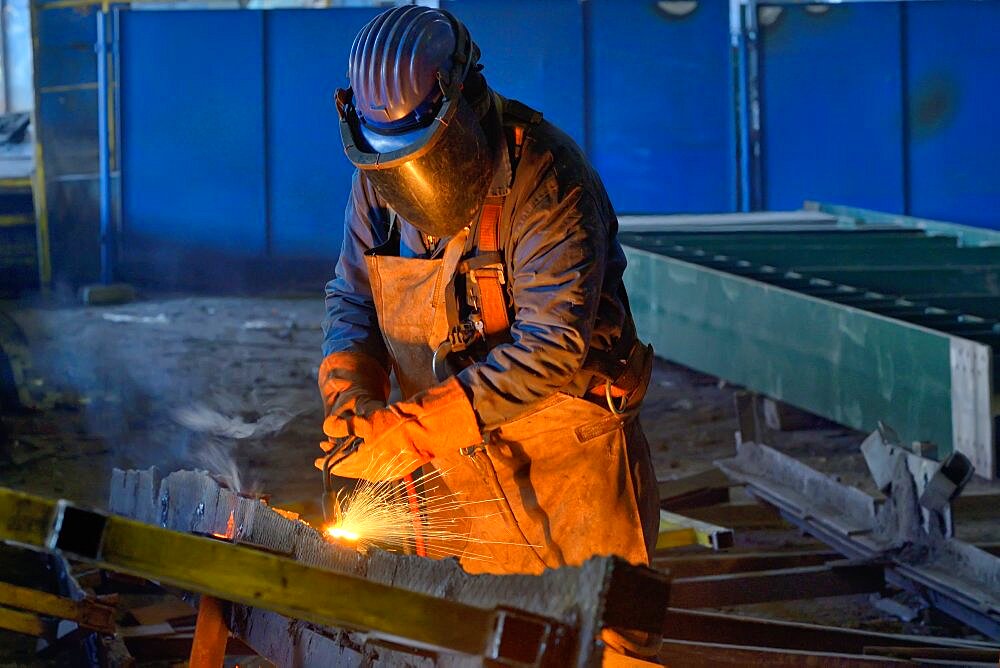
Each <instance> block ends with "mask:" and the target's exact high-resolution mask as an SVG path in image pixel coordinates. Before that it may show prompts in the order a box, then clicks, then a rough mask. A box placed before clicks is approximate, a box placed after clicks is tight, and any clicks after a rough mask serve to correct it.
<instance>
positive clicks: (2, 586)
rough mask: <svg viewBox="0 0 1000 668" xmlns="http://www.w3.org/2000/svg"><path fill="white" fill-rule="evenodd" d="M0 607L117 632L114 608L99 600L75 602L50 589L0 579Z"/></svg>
mask: <svg viewBox="0 0 1000 668" xmlns="http://www.w3.org/2000/svg"><path fill="white" fill-rule="evenodd" d="M0 606H7V607H8V608H16V609H18V610H26V611H30V612H34V613H37V614H41V615H47V616H49V617H58V618H59V619H69V620H71V621H74V622H76V623H77V624H79V625H80V626H82V627H84V628H88V629H93V630H94V631H101V632H103V633H114V632H115V618H114V615H115V611H114V608H112V607H111V606H109V605H103V604H101V603H97V602H96V601H91V600H83V601H74V600H72V599H69V598H63V597H61V596H56V595H55V594H49V593H48V592H43V591H38V590H35V589H29V588H27V587H17V586H15V585H12V584H8V583H6V582H0Z"/></svg>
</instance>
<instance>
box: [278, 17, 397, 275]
mask: <svg viewBox="0 0 1000 668" xmlns="http://www.w3.org/2000/svg"><path fill="white" fill-rule="evenodd" d="M376 13H377V12H376V11H375V10H370V9H338V10H335V11H315V10H309V9H303V10H285V11H273V12H268V13H267V14H266V15H265V16H266V40H265V42H266V73H265V77H266V81H267V93H266V95H267V169H268V198H269V210H270V221H271V250H272V252H273V253H274V254H275V255H276V256H278V257H286V258H292V257H312V258H317V257H319V258H328V259H330V261H331V269H330V275H331V276H332V274H333V269H332V264H333V259H334V258H336V256H337V253H338V252H339V251H340V244H341V240H342V238H343V225H344V206H345V205H346V203H347V196H348V192H349V191H350V187H351V182H350V181H351V174H353V173H354V167H353V166H352V165H351V163H350V162H348V160H347V157H346V156H345V155H344V149H343V146H342V145H341V143H340V133H339V130H338V127H337V110H336V108H335V107H334V104H333V93H334V90H336V89H337V88H339V87H343V88H346V87H347V85H348V83H347V57H348V55H349V53H350V50H351V42H352V41H353V39H354V36H355V35H356V34H357V33H358V31H359V30H360V29H361V28H362V26H364V25H365V23H367V22H368V21H369V20H370V19H371V18H372V17H373V16H374V15H375V14H376Z"/></svg>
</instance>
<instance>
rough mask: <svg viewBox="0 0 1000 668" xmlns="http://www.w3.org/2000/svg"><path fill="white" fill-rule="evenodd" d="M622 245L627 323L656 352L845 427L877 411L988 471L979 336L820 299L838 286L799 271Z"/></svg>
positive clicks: (987, 409) (990, 460) (988, 376)
mask: <svg viewBox="0 0 1000 668" xmlns="http://www.w3.org/2000/svg"><path fill="white" fill-rule="evenodd" d="M625 254H626V256H627V258H628V263H629V268H628V270H627V271H626V272H625V283H626V287H627V288H628V291H629V298H630V302H631V305H632V312H633V315H634V316H635V320H636V326H637V327H638V329H639V334H640V336H642V338H644V339H645V340H647V341H650V342H651V343H652V344H653V346H654V347H655V348H656V349H657V350H658V351H659V352H660V354H662V355H664V356H666V357H668V358H669V359H671V360H674V361H676V362H679V363H681V364H684V365H686V366H690V367H692V368H694V369H697V370H699V371H702V372H705V373H709V374H712V375H715V376H719V377H721V378H725V379H726V380H729V381H731V382H733V383H736V384H740V385H744V386H746V387H748V388H750V389H752V390H755V391H758V392H761V393H763V394H766V395H768V396H771V397H773V398H775V399H778V400H781V401H784V402H786V403H789V404H792V405H794V406H797V407H799V408H803V409H805V410H807V411H809V412H811V413H815V414H817V415H820V416H822V417H825V418H828V419H830V420H833V421H835V422H839V423H841V424H845V425H847V426H850V427H853V428H855V429H860V430H865V431H871V430H872V429H875V427H876V426H877V423H878V421H879V420H886V421H888V422H889V423H891V424H894V425H898V427H899V429H900V430H901V436H902V437H903V440H904V441H930V442H934V443H936V444H938V446H939V448H940V453H941V454H942V455H946V454H948V453H949V452H951V451H952V450H953V449H957V450H959V451H960V452H962V453H963V454H965V455H966V456H968V457H969V458H970V459H971V460H972V461H973V463H974V464H975V466H976V469H977V473H978V474H979V475H981V476H984V477H987V478H992V477H994V476H995V475H996V468H997V460H998V457H997V450H996V446H995V444H994V438H993V413H992V408H991V403H990V402H991V398H992V395H993V387H992V351H991V349H990V347H989V346H988V345H986V344H985V343H983V342H979V341H973V340H970V339H966V338H963V337H957V336H951V335H947V334H943V333H939V332H935V331H933V330H930V329H928V328H926V327H921V326H919V325H913V324H909V323H906V322H902V321H899V320H893V319H889V318H886V317H884V316H882V315H879V314H875V313H870V312H867V311H864V310H862V309H860V308H855V307H853V306H848V305H842V304H838V303H835V302H832V301H829V295H830V294H835V293H837V292H838V291H840V288H838V287H837V286H836V285H833V284H830V283H827V284H823V283H822V282H816V283H811V282H810V281H809V280H808V278H806V277H798V278H795V277H788V276H784V275H783V274H781V273H778V274H776V275H772V276H771V277H770V278H768V283H765V282H762V280H761V278H762V275H757V276H754V277H753V278H751V277H746V276H739V275H735V274H734V273H732V272H733V271H739V270H740V269H739V268H738V267H737V268H734V267H729V268H728V269H730V270H728V271H721V270H718V269H713V268H711V267H706V266H701V265H700V264H696V263H694V262H690V261H686V260H682V259H677V258H673V257H667V256H664V255H662V254H661V253H659V252H657V251H656V250H655V249H650V250H644V249H640V248H633V247H628V246H626V248H625ZM744 271H745V272H750V271H751V269H749V268H747V269H745V270H744ZM783 285H785V286H788V287H782V286H783ZM802 290H809V291H811V292H813V293H814V294H813V295H810V294H803V293H802V292H801V291H802ZM824 292H825V294H824ZM862 294H863V293H862Z"/></svg>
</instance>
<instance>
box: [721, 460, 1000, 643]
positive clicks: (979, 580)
mask: <svg viewBox="0 0 1000 668" xmlns="http://www.w3.org/2000/svg"><path fill="white" fill-rule="evenodd" d="M717 464H718V466H720V467H721V468H722V469H723V470H724V471H725V472H726V473H728V474H729V475H730V476H731V477H732V478H733V479H734V480H739V481H741V482H744V483H746V484H747V486H748V489H750V490H751V491H752V492H753V494H754V495H755V496H758V497H759V498H761V499H763V500H765V501H766V502H768V503H770V504H772V505H775V506H777V507H778V508H779V509H780V510H781V512H782V514H783V515H784V516H785V518H786V519H788V521H789V522H791V523H793V524H795V525H796V526H799V527H800V528H801V529H802V530H803V531H806V532H807V533H809V534H811V535H813V536H815V537H816V538H818V539H819V540H822V541H823V542H825V543H826V544H828V545H830V546H831V547H832V548H834V549H835V550H837V551H838V552H840V553H841V554H843V555H845V556H847V557H849V558H853V559H866V560H873V559H885V560H886V561H887V563H888V566H887V567H886V579H887V580H888V581H889V582H891V583H892V584H894V585H896V586H899V587H901V588H904V589H908V590H910V591H914V592H916V593H919V594H921V595H922V596H923V597H924V598H925V599H926V600H927V601H928V602H929V603H930V604H931V605H933V606H934V607H936V608H938V609H939V610H941V611H942V612H945V613H946V614H949V615H951V616H953V617H955V618H956V619H958V620H960V621H962V622H964V623H966V624H968V625H969V626H972V627H973V628H975V629H977V630H979V631H980V632H981V633H984V634H986V635H987V636H989V637H991V638H993V639H994V640H998V639H1000V558H997V557H995V556H993V555H991V554H989V553H988V552H985V551H983V550H980V549H978V548H976V547H975V546H972V545H969V544H968V543H964V542H962V541H959V540H956V539H954V538H946V537H943V536H942V535H941V534H940V533H939V532H937V531H927V530H926V528H925V526H924V524H923V523H922V520H921V513H920V510H919V507H918V506H917V505H916V499H917V497H918V494H917V492H916V487H915V484H914V483H913V481H912V478H907V477H905V476H907V475H909V474H908V473H907V472H906V471H905V470H901V471H900V472H899V475H896V476H895V477H894V478H893V484H892V494H891V495H890V497H889V499H888V500H887V501H885V502H883V503H881V504H878V505H876V502H875V499H874V498H872V497H870V496H868V495H867V494H865V493H863V492H861V491H860V490H858V489H856V488H854V487H848V486H846V485H842V484H840V483H839V482H836V481H834V480H833V479H831V478H829V477H828V476H826V475H823V474H822V473H819V472H818V471H815V470H813V469H811V468H809V467H808V466H806V465H805V464H802V463H801V462H798V461H796V460H795V459H793V458H791V457H788V456H787V455H783V454H781V453H779V452H777V451H776V450H774V449H772V448H769V447H767V446H763V445H759V444H756V443H741V444H740V445H739V446H738V448H737V456H736V457H734V458H732V459H728V460H725V461H721V462H718V463H717ZM904 474H905V475H904ZM908 480H909V483H907V481H908ZM932 528H933V527H932ZM904 547H905V548H906V549H903V548H904Z"/></svg>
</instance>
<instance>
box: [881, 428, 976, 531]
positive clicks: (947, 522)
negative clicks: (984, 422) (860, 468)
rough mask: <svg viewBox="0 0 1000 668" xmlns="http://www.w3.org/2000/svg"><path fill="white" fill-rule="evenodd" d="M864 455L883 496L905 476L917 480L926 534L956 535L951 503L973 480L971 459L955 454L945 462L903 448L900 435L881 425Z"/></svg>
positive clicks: (915, 482)
mask: <svg viewBox="0 0 1000 668" xmlns="http://www.w3.org/2000/svg"><path fill="white" fill-rule="evenodd" d="M861 452H862V454H863V455H864V457H865V462H866V463H867V464H868V470H869V471H871V474H872V478H874V480H875V484H876V485H877V486H878V488H879V490H880V491H882V492H883V493H886V494H890V495H891V493H892V487H893V484H894V483H895V484H896V485H897V486H898V485H899V484H900V483H902V482H903V481H902V480H901V476H906V477H909V478H911V479H912V480H913V485H914V488H915V489H916V492H917V497H918V503H919V504H920V514H921V524H922V526H923V530H924V531H925V532H927V533H931V532H932V531H933V530H934V527H940V530H941V532H942V533H943V535H944V536H946V537H949V538H950V537H952V536H954V535H955V525H954V521H953V517H952V510H951V501H952V500H953V499H955V498H956V497H957V496H958V495H959V494H961V493H962V490H963V489H964V488H965V485H966V484H967V483H968V482H969V480H970V479H971V478H972V473H973V471H974V467H973V466H972V462H970V461H969V458H968V457H966V456H965V455H963V454H962V453H960V452H952V453H951V454H950V455H948V457H947V458H945V460H944V461H943V462H938V461H934V460H933V459H928V458H927V457H922V456H920V455H918V454H915V453H913V452H912V451H911V450H909V449H907V448H906V447H905V446H903V445H902V444H901V443H900V439H899V436H897V435H896V432H895V431H894V430H893V429H892V428H891V427H889V426H888V425H886V424H884V423H881V422H880V423H879V425H878V429H877V430H876V431H874V432H872V433H871V434H870V435H869V436H868V438H866V439H865V440H864V442H863V443H862V444H861Z"/></svg>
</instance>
